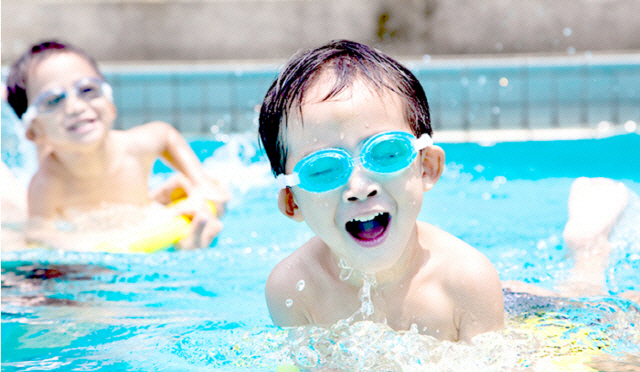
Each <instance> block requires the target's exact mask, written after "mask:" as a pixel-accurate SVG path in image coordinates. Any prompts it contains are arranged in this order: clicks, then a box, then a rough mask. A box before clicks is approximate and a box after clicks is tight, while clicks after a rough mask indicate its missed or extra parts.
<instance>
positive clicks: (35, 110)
mask: <svg viewBox="0 0 640 372" xmlns="http://www.w3.org/2000/svg"><path fill="white" fill-rule="evenodd" d="M69 95H75V97H76V98H78V99H81V100H83V101H85V102H89V101H92V100H94V99H96V98H100V97H107V99H109V100H110V101H112V100H113V98H112V94H111V87H110V86H109V84H108V83H107V82H105V81H103V80H101V79H97V78H84V79H81V80H78V81H77V82H76V83H75V84H73V87H71V88H70V89H67V90H65V89H62V88H55V89H51V90H48V91H46V92H42V93H40V94H39V95H38V96H37V97H36V98H35V99H34V101H33V103H32V104H31V105H30V106H29V107H28V108H27V111H26V112H25V113H24V114H23V117H22V119H23V121H25V124H27V125H28V124H29V123H31V121H32V120H33V119H34V118H35V117H36V116H37V115H41V114H49V113H52V112H54V111H56V110H59V109H60V108H61V107H63V106H64V104H65V101H66V99H67V98H68V97H69Z"/></svg>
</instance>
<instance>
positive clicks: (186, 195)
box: [150, 173, 229, 249]
mask: <svg viewBox="0 0 640 372" xmlns="http://www.w3.org/2000/svg"><path fill="white" fill-rule="evenodd" d="M150 197H151V198H152V199H153V200H155V201H157V202H159V203H161V204H165V205H167V204H170V203H171V202H173V201H176V200H179V199H184V200H181V201H180V203H177V204H176V205H175V206H172V208H173V209H174V211H175V213H176V215H184V216H187V217H189V218H191V232H190V234H189V235H188V236H186V237H184V238H183V239H181V240H180V242H178V248H181V249H193V248H202V247H208V246H209V245H210V244H211V242H212V241H213V239H214V238H215V237H216V236H217V235H218V234H219V233H220V231H221V230H222V222H220V220H219V219H218V218H219V217H220V216H222V214H224V208H225V205H226V203H227V201H228V200H229V193H228V192H227V191H226V189H224V188H222V187H221V186H220V185H218V184H217V183H216V182H215V181H213V180H210V181H208V182H205V183H201V184H194V183H193V182H192V181H191V180H189V179H188V178H187V177H185V176H184V175H182V174H180V173H178V174H176V175H174V176H173V177H171V178H169V179H168V180H167V181H166V182H165V183H163V184H162V185H161V186H160V187H158V188H157V189H156V190H153V191H152V192H151V193H150ZM210 203H213V205H214V206H215V212H216V213H215V214H214V213H213V212H212V208H211V204H210Z"/></svg>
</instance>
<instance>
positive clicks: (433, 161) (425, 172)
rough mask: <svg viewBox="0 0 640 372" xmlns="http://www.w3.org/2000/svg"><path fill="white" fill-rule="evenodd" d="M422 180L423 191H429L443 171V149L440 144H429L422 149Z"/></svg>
mask: <svg viewBox="0 0 640 372" xmlns="http://www.w3.org/2000/svg"><path fill="white" fill-rule="evenodd" d="M420 156H422V182H423V185H424V191H429V190H431V188H432V187H433V185H435V184H436V182H438V180H439V179H440V176H442V172H443V171H444V150H443V149H442V148H441V147H440V146H429V147H427V148H426V149H424V150H422V152H421V155H420Z"/></svg>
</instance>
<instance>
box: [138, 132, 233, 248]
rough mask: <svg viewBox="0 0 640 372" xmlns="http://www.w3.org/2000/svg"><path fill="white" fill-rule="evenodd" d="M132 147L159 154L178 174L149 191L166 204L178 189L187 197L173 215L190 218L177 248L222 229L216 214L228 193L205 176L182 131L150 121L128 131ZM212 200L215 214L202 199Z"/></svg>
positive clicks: (199, 243) (201, 243)
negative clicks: (190, 221) (187, 227)
mask: <svg viewBox="0 0 640 372" xmlns="http://www.w3.org/2000/svg"><path fill="white" fill-rule="evenodd" d="M131 134H133V135H134V136H133V137H134V138H135V139H136V140H135V141H134V143H135V144H136V146H142V147H145V150H148V151H150V152H152V153H155V154H157V155H158V156H161V157H162V158H163V159H164V160H166V161H167V162H168V163H169V164H170V165H171V166H172V167H173V168H174V169H176V170H177V171H178V172H179V173H180V175H181V176H179V177H174V178H172V179H170V180H169V181H168V182H166V183H165V184H164V185H162V186H161V187H160V188H158V189H157V190H154V191H153V192H152V193H151V198H152V199H154V200H156V201H158V202H160V203H163V204H168V203H169V202H170V201H171V198H170V197H169V196H170V195H171V193H172V192H173V191H174V190H175V189H176V188H180V189H182V191H184V194H185V195H186V196H187V200H186V202H184V203H181V205H180V206H179V207H178V208H177V209H176V213H177V214H185V215H189V216H191V217H192V223H191V226H192V233H191V234H190V235H189V236H188V237H186V238H185V239H183V240H181V242H180V243H179V246H180V247H181V248H196V247H206V246H209V245H210V244H211V241H212V240H213V239H214V238H215V236H216V235H217V234H218V233H219V232H220V230H221V229H222V224H221V222H220V221H219V220H218V218H217V217H218V216H220V215H222V213H223V212H224V208H225V204H226V202H227V201H228V200H229V193H228V192H227V190H226V189H224V188H223V187H221V186H220V185H219V184H218V183H217V182H215V181H214V180H213V179H212V178H211V177H209V176H208V175H207V174H206V172H205V170H204V168H203V167H202V164H201V163H200V160H199V159H198V157H197V156H196V154H195V153H194V152H193V150H192V149H191V147H190V146H189V144H188V143H187V141H186V140H185V139H184V137H183V136H182V134H180V132H178V131H177V130H176V129H175V128H174V127H173V126H171V125H170V124H168V123H164V122H152V123H148V124H145V125H142V126H140V127H137V128H134V129H132V130H131ZM207 200H209V201H211V202H213V203H214V204H215V206H216V211H217V215H213V214H212V213H211V210H210V208H209V207H208V205H207V203H206V201H207Z"/></svg>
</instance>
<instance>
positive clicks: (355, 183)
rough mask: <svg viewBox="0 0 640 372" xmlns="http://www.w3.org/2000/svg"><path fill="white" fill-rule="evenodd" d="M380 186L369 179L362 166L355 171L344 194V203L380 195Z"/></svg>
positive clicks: (355, 168)
mask: <svg viewBox="0 0 640 372" xmlns="http://www.w3.org/2000/svg"><path fill="white" fill-rule="evenodd" d="M379 189H380V185H379V184H378V183H377V182H375V181H373V180H372V179H371V178H369V177H368V174H367V172H366V171H365V170H363V169H362V168H361V167H360V166H356V167H354V169H353V173H352V174H351V177H349V181H347V188H346V190H345V191H344V193H343V200H344V201H358V200H365V199H367V198H370V197H372V196H375V195H377V194H378V192H379Z"/></svg>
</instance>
